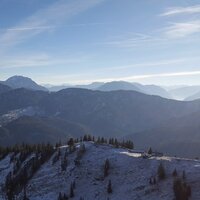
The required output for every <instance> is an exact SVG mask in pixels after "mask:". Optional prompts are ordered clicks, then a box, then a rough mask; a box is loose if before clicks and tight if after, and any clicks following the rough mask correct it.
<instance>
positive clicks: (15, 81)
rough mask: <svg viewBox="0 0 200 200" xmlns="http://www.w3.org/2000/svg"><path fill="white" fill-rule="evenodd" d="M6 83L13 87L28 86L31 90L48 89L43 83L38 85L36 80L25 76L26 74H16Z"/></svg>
mask: <svg viewBox="0 0 200 200" xmlns="http://www.w3.org/2000/svg"><path fill="white" fill-rule="evenodd" d="M4 84H6V85H8V86H9V87H11V88H14V89H17V88H26V89H30V90H43V91H47V89H46V88H45V87H43V86H41V85H38V84H37V83H36V82H34V81H33V80H32V79H30V78H28V77H25V76H19V75H15V76H12V77H10V78H8V79H7V80H6V81H5V82H4Z"/></svg>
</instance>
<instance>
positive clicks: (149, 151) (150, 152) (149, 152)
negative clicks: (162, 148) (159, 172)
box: [148, 147, 153, 155]
mask: <svg viewBox="0 0 200 200" xmlns="http://www.w3.org/2000/svg"><path fill="white" fill-rule="evenodd" d="M152 153H153V152H152V149H151V147H150V148H149V150H148V154H149V155H151V154H152Z"/></svg>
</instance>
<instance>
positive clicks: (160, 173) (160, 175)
mask: <svg viewBox="0 0 200 200" xmlns="http://www.w3.org/2000/svg"><path fill="white" fill-rule="evenodd" d="M157 173H158V178H159V179H160V180H163V179H165V178H166V174H165V168H164V166H163V164H162V163H160V165H159V166H158V171H157Z"/></svg>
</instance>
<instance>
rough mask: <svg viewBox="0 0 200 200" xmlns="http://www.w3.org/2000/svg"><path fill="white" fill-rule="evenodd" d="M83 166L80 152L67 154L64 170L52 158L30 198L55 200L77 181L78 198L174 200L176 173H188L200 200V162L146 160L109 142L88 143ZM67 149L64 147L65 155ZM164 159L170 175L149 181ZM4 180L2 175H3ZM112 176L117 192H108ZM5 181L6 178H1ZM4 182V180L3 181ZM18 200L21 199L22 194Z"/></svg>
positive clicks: (0, 169) (5, 165) (1, 169)
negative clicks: (77, 161) (105, 170)
mask: <svg viewBox="0 0 200 200" xmlns="http://www.w3.org/2000/svg"><path fill="white" fill-rule="evenodd" d="M85 144H86V152H85V154H84V155H83V157H82V159H81V165H80V166H75V164H74V159H75V158H76V155H77V152H74V153H72V154H69V155H68V156H67V160H68V163H69V164H68V167H67V170H66V171H61V159H62V158H61V159H60V160H59V161H57V162H56V163H55V164H54V165H53V164H52V159H53V156H52V158H51V159H50V160H49V161H48V162H47V163H45V164H44V165H43V166H42V167H41V168H40V169H39V171H38V172H37V173H36V174H35V175H34V176H33V178H32V179H31V180H30V181H29V183H28V186H27V195H28V197H29V199H30V200H51V199H52V200H53V199H57V198H58V194H59V192H62V193H66V194H69V190H70V184H71V182H73V181H75V183H76V188H75V190H74V193H75V196H74V198H73V199H74V200H80V197H83V198H84V200H94V199H96V200H104V199H105V200H107V199H110V200H112V199H113V200H122V199H124V200H129V199H130V200H133V199H134V200H150V199H151V200H159V199H162V200H170V199H173V197H174V195H173V189H172V185H173V177H172V172H173V170H174V169H175V168H176V169H177V171H178V173H179V174H182V171H183V170H185V172H186V180H187V183H189V184H190V186H191V188H192V197H191V198H190V199H191V200H198V199H200V190H199V188H200V161H198V160H187V159H179V158H171V157H151V158H149V159H144V158H142V157H140V156H141V154H139V153H134V152H133V151H131V152H130V151H128V150H127V149H121V148H119V149H116V148H113V147H111V146H109V145H96V144H93V143H92V142H91V143H90V142H87V143H85ZM65 148H67V147H63V148H62V149H61V155H62V157H63V156H64V152H65ZM106 159H109V162H110V170H109V175H108V177H106V178H104V174H103V167H104V163H105V160H106ZM8 160H9V159H8V156H7V157H6V158H5V159H3V160H2V161H1V162H0V175H1V177H2V174H4V176H5V173H8V169H9V162H8ZM160 162H162V163H163V165H164V167H165V169H166V173H167V178H166V180H164V181H158V182H157V184H156V185H150V184H149V178H150V177H151V176H156V174H157V168H158V165H159V164H160ZM1 179H2V178H1ZM109 179H110V180H111V181H112V189H113V193H112V194H108V193H107V185H108V181H109ZM1 181H2V180H1ZM1 184H2V182H1ZM17 199H21V197H20V195H19V197H18V198H17Z"/></svg>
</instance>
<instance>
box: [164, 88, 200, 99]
mask: <svg viewBox="0 0 200 200" xmlns="http://www.w3.org/2000/svg"><path fill="white" fill-rule="evenodd" d="M168 93H170V95H171V97H172V98H173V99H178V100H185V99H186V100H187V99H190V97H191V99H192V100H194V99H198V98H199V97H198V95H197V96H194V95H196V94H197V93H200V86H198V85H196V86H195V85H194V86H183V87H179V88H176V89H172V90H169V91H168Z"/></svg>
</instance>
